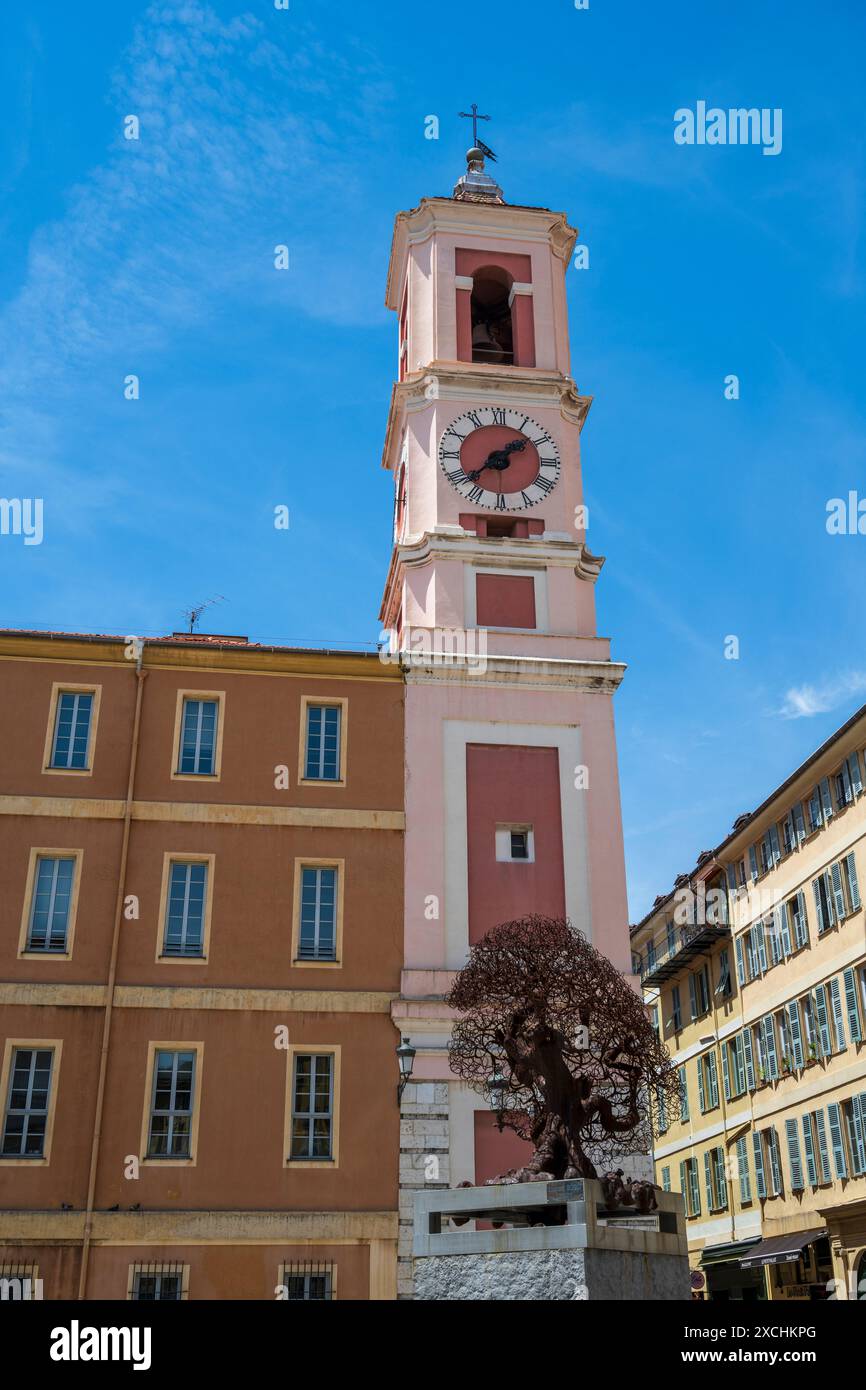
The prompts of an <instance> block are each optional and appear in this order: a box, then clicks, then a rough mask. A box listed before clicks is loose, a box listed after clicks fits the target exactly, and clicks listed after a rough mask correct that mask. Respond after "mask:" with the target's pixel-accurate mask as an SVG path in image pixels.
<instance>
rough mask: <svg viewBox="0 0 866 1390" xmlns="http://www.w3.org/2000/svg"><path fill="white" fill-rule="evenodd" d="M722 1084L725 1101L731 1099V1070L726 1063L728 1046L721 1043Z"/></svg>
mask: <svg viewBox="0 0 866 1390" xmlns="http://www.w3.org/2000/svg"><path fill="white" fill-rule="evenodd" d="M722 1084H723V1086H724V1088H725V1100H730V1099H731V1070H730V1066H729V1063H728V1044H727V1043H726V1042H723V1043H722Z"/></svg>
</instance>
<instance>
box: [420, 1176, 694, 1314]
mask: <svg viewBox="0 0 866 1390" xmlns="http://www.w3.org/2000/svg"><path fill="white" fill-rule="evenodd" d="M656 1198H657V1201H658V1204H659V1210H658V1211H656V1212H653V1213H651V1214H650V1215H648V1216H639V1215H638V1214H637V1213H636V1212H635V1211H634V1210H629V1209H627V1208H619V1209H617V1210H615V1211H608V1210H607V1209H606V1206H605V1201H604V1197H603V1195H602V1189H601V1183H600V1182H597V1181H595V1180H590V1179H580V1180H575V1181H567V1182H550V1183H544V1182H527V1183H513V1184H511V1185H507V1186H500V1187H464V1188H457V1189H454V1190H452V1191H450V1192H442V1191H438V1192H418V1193H416V1195H415V1236H414V1249H413V1253H414V1265H415V1297H416V1298H418V1299H436V1300H439V1299H449V1300H454V1299H458V1300H459V1299H470V1300H474V1299H503V1300H508V1299H520V1300H524V1299H533V1300H537V1299H551V1300H557V1301H558V1300H569V1301H573V1300H579V1301H583V1300H593V1299H596V1300H597V1299H617V1300H638V1299H640V1300H644V1301H645V1300H650V1301H658V1300H668V1299H689V1298H690V1289H689V1262H688V1246H687V1242H686V1234H685V1216H684V1211H683V1199H682V1197H681V1196H680V1194H679V1193H676V1192H658V1193H657V1194H656ZM452 1217H456V1218H457V1220H458V1221H460V1222H461V1223H462V1222H464V1221H467V1222H468V1224H466V1225H463V1224H461V1225H455V1224H454V1221H453V1220H452V1219H451V1218H452ZM477 1222H484V1223H488V1222H490V1223H493V1222H495V1223H497V1226H498V1227H499V1228H498V1229H481V1230H479V1229H478V1228H477V1225H476V1223H477ZM499 1223H502V1224H501V1225H500V1224H499Z"/></svg>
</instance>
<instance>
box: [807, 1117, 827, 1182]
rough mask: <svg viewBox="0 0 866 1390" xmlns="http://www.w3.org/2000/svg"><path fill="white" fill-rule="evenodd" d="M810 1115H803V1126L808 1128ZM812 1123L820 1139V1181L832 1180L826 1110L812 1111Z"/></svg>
mask: <svg viewBox="0 0 866 1390" xmlns="http://www.w3.org/2000/svg"><path fill="white" fill-rule="evenodd" d="M808 1118H809V1116H807V1115H804V1116H803V1128H804V1130H805V1128H806V1121H807V1120H808ZM811 1118H812V1123H813V1124H814V1126H815V1134H816V1135H817V1139H818V1169H819V1176H818V1181H819V1183H825V1182H830V1181H831V1177H830V1151H829V1147H828V1145H827V1126H826V1124H825V1123H824V1111H823V1110H815V1111H813V1113H812V1117H811Z"/></svg>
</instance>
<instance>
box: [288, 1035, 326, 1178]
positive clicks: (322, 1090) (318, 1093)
mask: <svg viewBox="0 0 866 1390" xmlns="http://www.w3.org/2000/svg"><path fill="white" fill-rule="evenodd" d="M333 1130H334V1055H333V1053H331V1052H320V1053H303V1052H297V1053H295V1067H294V1074H293V1079H292V1147H291V1155H290V1157H291V1158H294V1159H329V1158H331V1157H332V1145H333Z"/></svg>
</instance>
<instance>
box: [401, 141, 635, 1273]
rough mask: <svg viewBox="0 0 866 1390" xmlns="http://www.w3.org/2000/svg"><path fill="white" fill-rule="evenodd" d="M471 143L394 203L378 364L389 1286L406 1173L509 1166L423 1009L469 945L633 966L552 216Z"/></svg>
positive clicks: (607, 677) (579, 402) (509, 1139)
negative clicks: (525, 936) (387, 820)
mask: <svg viewBox="0 0 866 1390" xmlns="http://www.w3.org/2000/svg"><path fill="white" fill-rule="evenodd" d="M490 153H491V152H490V151H488V150H487V149H486V147H485V146H482V145H481V143H480V142H479V141H478V140H477V136H476V144H475V145H474V146H473V148H472V149H471V150H469V152H468V154H467V171H466V173H465V174H464V175H463V176H462V177H461V178H460V179H459V180H458V182H457V185H456V186H455V188H454V192H453V195H452V197H450V198H439V197H437V198H424V199H422V201H421V203H420V204H419V206H418V207H416V208H413V209H412V211H411V212H401V213H399V214H398V216H397V219H396V222H395V226H394V236H393V243H392V249H391V259H390V266H389V271H388V285H387V294H386V303H387V304H388V306H389V308H391V309H393V310H394V311H395V313H396V314H397V316H398V323H399V350H398V369H397V376H398V379H397V381H396V382H395V384H394V387H393V391H392V396H391V405H390V410H389V415H388V425H387V433H386V439H385V448H384V456H383V464H384V466H385V467H386V468H387V469H389V470H390V471H391V473H392V475H393V478H394V499H395V500H394V539H393V551H392V557H391V564H390V569H389V573H388V578H387V582H386V587H385V594H384V598H383V603H382V610H381V615H380V616H381V621H382V624H383V626H384V628H385V630H386V631H385V646H384V647H383V653H382V654H383V657H384V658H386V659H387V658H389V657H390V659H394V660H399V661H400V662H401V664H402V666H403V669H404V673H405V680H406V689H405V695H406V708H405V807H406V836H405V867H404V893H405V907H404V922H405V925H404V969H403V976H402V988H401V994H400V997H399V999H398V1000H396V1001H395V1003H394V1005H393V1017H394V1022H395V1024H396V1025H397V1027H398V1029H399V1031H400V1032H401V1034H403V1035H404V1036H408V1037H409V1038H410V1039H411V1042H412V1045H413V1046H414V1047H415V1048H416V1049H417V1052H416V1058H415V1067H414V1073H413V1078H412V1081H411V1082H410V1084H409V1085H408V1086H407V1087H406V1089H405V1091H404V1094H403V1098H402V1124H401V1160H400V1172H401V1188H402V1191H401V1249H400V1257H401V1258H400V1268H399V1274H398V1282H399V1290H400V1294H401V1295H402V1296H404V1297H406V1296H411V1220H412V1194H413V1190H415V1189H418V1188H423V1187H429V1186H430V1185H440V1186H454V1185H456V1184H457V1183H459V1182H462V1181H464V1180H468V1181H470V1182H475V1181H483V1180H484V1179H485V1178H487V1177H490V1176H492V1175H494V1174H495V1173H498V1172H502V1171H504V1170H506V1169H507V1168H509V1167H512V1166H517V1165H518V1164H520V1163H522V1162H525V1161H526V1158H527V1156H528V1153H529V1150H528V1148H527V1146H526V1145H525V1144H524V1142H523V1141H521V1140H520V1139H518V1138H517V1137H516V1136H514V1135H512V1134H510V1132H505V1133H503V1134H500V1133H499V1132H498V1131H497V1130H496V1129H495V1128H494V1126H493V1122H492V1115H491V1113H490V1111H489V1109H488V1108H487V1107H486V1106H485V1103H484V1099H483V1097H480V1096H478V1095H476V1094H475V1093H474V1092H470V1091H469V1090H467V1089H466V1087H465V1086H464V1085H463V1083H461V1082H459V1081H457V1080H456V1079H455V1078H454V1077H452V1076H451V1075H450V1073H449V1069H448V1060H447V1048H448V1038H449V1033H450V1027H451V1019H450V1017H449V1013H448V1010H447V1009H446V1008H445V1005H444V1003H443V999H444V996H445V995H446V994H447V992H448V990H449V988H450V985H451V981H452V980H453V977H454V973H455V972H456V971H457V970H459V969H460V968H461V966H463V965H464V964H465V962H466V959H467V955H468V952H469V949H470V947H471V946H472V945H473V943H475V942H476V941H479V940H480V939H481V937H482V936H483V935H484V934H485V933H486V932H487V931H488V930H489V929H490V928H491V927H493V926H495V925H496V924H497V923H499V922H503V921H508V920H511V919H513V918H516V917H520V916H523V915H525V914H528V913H532V912H538V913H542V914H546V915H549V916H567V917H568V918H570V919H571V921H572V922H573V923H574V925H575V926H577V927H578V928H579V929H580V930H581V931H582V932H583V933H584V934H585V936H586V937H587V938H588V939H589V940H590V941H591V942H592V943H593V944H594V945H595V946H596V947H597V948H598V949H599V950H601V951H603V952H604V953H605V954H606V955H607V956H608V957H609V958H610V959H611V960H612V961H613V963H614V964H615V965H616V966H617V967H618V968H619V969H620V970H621V971H622V973H623V974H625V975H630V974H631V965H630V953H629V946H628V910H627V901H626V890H625V871H624V862H623V844H622V826H621V815H620V802H619V784H618V774H617V761H616V743H615V734H614V721H613V694H614V691H615V690H616V688H617V686H618V685H619V683H620V681H621V679H622V676H623V673H624V669H625V668H624V667H623V666H622V665H621V664H618V663H616V662H613V661H612V660H611V657H610V644H609V641H608V639H607V638H604V637H599V636H598V635H597V632H596V619H595V584H596V581H597V579H598V577H599V574H600V571H601V568H602V564H603V560H602V559H601V558H600V557H598V556H595V555H593V554H592V553H591V552H590V550H589V549H588V547H587V543H586V529H587V514H586V509H585V507H584V502H583V484H582V476H581V450H580V440H581V430H582V428H583V425H584V423H585V421H586V417H587V413H588V411H589V407H590V403H591V398H590V397H588V396H584V395H581V394H580V392H579V391H578V389H577V386H576V385H575V382H574V380H573V378H572V375H571V363H570V354H569V342H568V319H567V308H566V290H565V276H566V271H567V269H568V265H569V261H570V257H571V253H572V248H573V246H574V242H575V239H576V236H577V233H576V231H575V229H574V228H572V227H570V226H569V224H568V221H567V220H566V218H565V216H564V215H563V214H562V213H558V212H551V211H549V210H548V209H547V208H541V207H523V206H518V205H514V204H508V203H506V202H505V200H504V197H503V194H502V190H501V189H500V187H499V186H498V184H497V183H496V182H495V180H494V179H493V178H492V177H491V176H490V175H489V173H488V172H487V170H486V169H485V155H487V156H488V157H489V155H490Z"/></svg>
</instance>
